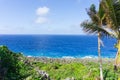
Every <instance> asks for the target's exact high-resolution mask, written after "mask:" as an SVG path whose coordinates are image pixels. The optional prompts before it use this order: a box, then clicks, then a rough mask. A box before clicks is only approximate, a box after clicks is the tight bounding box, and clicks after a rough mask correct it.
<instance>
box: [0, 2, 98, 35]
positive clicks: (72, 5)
mask: <svg viewBox="0 0 120 80" xmlns="http://www.w3.org/2000/svg"><path fill="white" fill-rule="evenodd" d="M91 4H95V5H96V6H97V7H98V4H99V0H0V34H73V35H78V34H84V32H83V31H82V30H81V28H80V23H81V22H82V21H84V20H86V19H89V17H88V15H87V14H86V11H85V8H89V7H90V5H91Z"/></svg>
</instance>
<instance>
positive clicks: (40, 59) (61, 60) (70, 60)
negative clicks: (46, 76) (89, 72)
mask: <svg viewBox="0 0 120 80" xmlns="http://www.w3.org/2000/svg"><path fill="white" fill-rule="evenodd" d="M26 58H27V59H29V60H30V61H34V62H44V63H54V62H58V63H73V62H80V63H85V62H94V63H98V61H99V60H98V58H47V57H26ZM102 62H103V63H114V59H113V58H102Z"/></svg>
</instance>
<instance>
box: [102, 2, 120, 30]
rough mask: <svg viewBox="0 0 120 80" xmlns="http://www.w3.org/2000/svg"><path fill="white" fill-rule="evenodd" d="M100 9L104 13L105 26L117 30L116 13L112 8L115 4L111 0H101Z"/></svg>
mask: <svg viewBox="0 0 120 80" xmlns="http://www.w3.org/2000/svg"><path fill="white" fill-rule="evenodd" d="M101 4H102V7H103V9H104V11H105V13H106V15H107V16H106V24H107V25H108V26H109V27H110V28H112V29H114V30H118V29H119V28H118V23H117V22H118V21H117V16H116V11H115V9H114V7H113V5H114V4H115V2H114V1H113V0H103V1H102V2H101Z"/></svg>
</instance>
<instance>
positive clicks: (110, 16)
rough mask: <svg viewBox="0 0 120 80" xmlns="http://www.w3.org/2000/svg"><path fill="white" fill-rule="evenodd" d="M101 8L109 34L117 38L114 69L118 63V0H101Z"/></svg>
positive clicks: (119, 29) (119, 43) (119, 6)
mask: <svg viewBox="0 0 120 80" xmlns="http://www.w3.org/2000/svg"><path fill="white" fill-rule="evenodd" d="M101 4H103V9H104V11H105V14H106V21H105V22H106V24H105V25H106V26H107V29H108V30H109V32H111V35H112V36H113V37H114V38H115V39H116V40H117V43H116V46H115V47H116V48H117V53H116V58H115V69H116V70H117V66H119V65H120V0H103V1H102V2H101Z"/></svg>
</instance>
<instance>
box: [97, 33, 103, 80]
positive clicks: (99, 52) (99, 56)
mask: <svg viewBox="0 0 120 80" xmlns="http://www.w3.org/2000/svg"><path fill="white" fill-rule="evenodd" d="M100 37H101V36H100V32H98V58H99V65H100V80H103V71H102V58H101V51H100Z"/></svg>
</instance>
